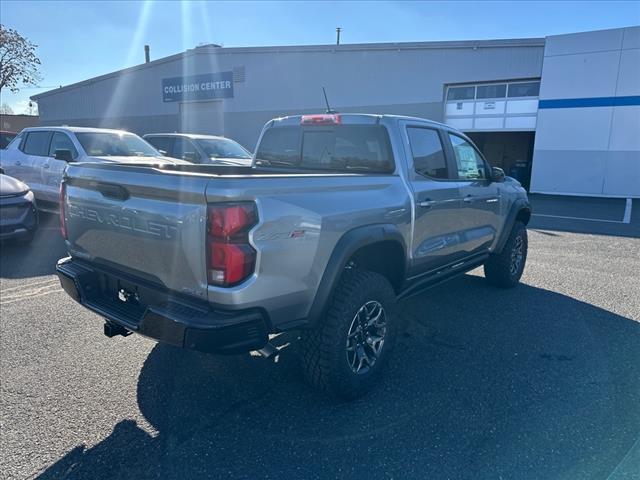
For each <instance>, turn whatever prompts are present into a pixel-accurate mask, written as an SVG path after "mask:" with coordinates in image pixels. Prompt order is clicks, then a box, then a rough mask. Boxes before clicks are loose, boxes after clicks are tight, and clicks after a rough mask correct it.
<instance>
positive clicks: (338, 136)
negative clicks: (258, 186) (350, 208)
mask: <svg viewBox="0 0 640 480" xmlns="http://www.w3.org/2000/svg"><path fill="white" fill-rule="evenodd" d="M256 165H261V166H269V167H289V168H291V167H293V168H301V169H309V170H331V171H341V172H350V173H358V172H369V173H392V172H393V170H394V167H395V166H394V161H393V153H392V150H391V144H390V142H389V134H388V132H387V129H386V128H385V127H384V126H382V125H357V124H348V125H341V124H338V125H317V126H316V125H313V126H302V125H300V126H295V125H292V126H282V127H272V128H269V129H268V130H266V131H265V132H264V135H263V136H262V140H261V141H260V145H259V146H258V150H257V152H256Z"/></svg>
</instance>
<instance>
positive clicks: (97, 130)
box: [22, 125, 134, 135]
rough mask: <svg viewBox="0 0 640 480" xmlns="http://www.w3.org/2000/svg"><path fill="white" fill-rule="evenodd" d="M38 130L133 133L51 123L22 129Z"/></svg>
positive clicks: (24, 130)
mask: <svg viewBox="0 0 640 480" xmlns="http://www.w3.org/2000/svg"><path fill="white" fill-rule="evenodd" d="M38 130H58V131H63V132H70V133H81V132H86V133H117V134H124V133H128V134H131V135H134V134H133V133H131V132H128V131H126V130H115V129H111V128H96V127H72V126H68V125H59V126H54V125H51V126H42V127H26V128H24V129H23V130H22V131H23V132H31V131H38Z"/></svg>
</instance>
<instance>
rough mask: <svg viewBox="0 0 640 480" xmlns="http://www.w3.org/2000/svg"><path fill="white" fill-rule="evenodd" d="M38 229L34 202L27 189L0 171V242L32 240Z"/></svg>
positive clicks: (31, 194)
mask: <svg viewBox="0 0 640 480" xmlns="http://www.w3.org/2000/svg"><path fill="white" fill-rule="evenodd" d="M37 228H38V211H37V210H36V201H35V199H34V196H33V193H32V192H31V190H29V187H28V186H27V185H25V184H24V183H22V182H21V181H20V180H17V179H15V178H13V177H10V176H8V175H4V174H2V171H1V170H0V240H5V239H9V238H15V239H18V240H22V241H25V242H30V241H31V240H32V239H33V234H34V232H35V231H36V229H37Z"/></svg>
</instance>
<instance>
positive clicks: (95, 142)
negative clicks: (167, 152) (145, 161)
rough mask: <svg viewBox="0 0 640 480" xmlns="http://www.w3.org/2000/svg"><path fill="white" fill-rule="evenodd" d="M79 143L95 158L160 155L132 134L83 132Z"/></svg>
mask: <svg viewBox="0 0 640 480" xmlns="http://www.w3.org/2000/svg"><path fill="white" fill-rule="evenodd" d="M76 137H77V138H78V141H79V142H80V144H81V145H82V148H84V151H85V152H87V155H90V156H93V157H157V156H159V155H160V153H159V152H158V151H157V150H156V149H154V148H153V147H152V146H151V145H149V144H148V143H147V142H145V141H144V140H142V139H141V138H140V137H138V136H136V135H133V134H131V133H111V132H82V133H76Z"/></svg>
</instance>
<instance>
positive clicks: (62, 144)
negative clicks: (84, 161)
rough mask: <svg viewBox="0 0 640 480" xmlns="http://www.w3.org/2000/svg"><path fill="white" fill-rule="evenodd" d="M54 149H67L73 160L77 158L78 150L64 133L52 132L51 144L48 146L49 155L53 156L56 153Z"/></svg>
mask: <svg viewBox="0 0 640 480" xmlns="http://www.w3.org/2000/svg"><path fill="white" fill-rule="evenodd" d="M56 150H69V151H70V152H71V157H72V158H73V159H74V160H75V159H76V158H78V151H77V150H76V147H75V146H74V145H73V142H72V141H71V139H70V138H69V136H68V135H67V134H66V133H62V132H54V133H53V138H52V139H51V146H50V147H49V156H50V157H53V156H54V155H55V153H56Z"/></svg>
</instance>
